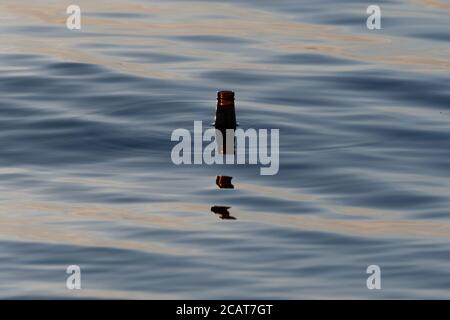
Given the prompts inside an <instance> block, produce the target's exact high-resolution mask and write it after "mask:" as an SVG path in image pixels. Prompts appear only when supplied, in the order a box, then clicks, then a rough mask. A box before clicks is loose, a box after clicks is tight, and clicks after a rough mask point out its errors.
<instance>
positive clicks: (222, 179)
mask: <svg viewBox="0 0 450 320" xmlns="http://www.w3.org/2000/svg"><path fill="white" fill-rule="evenodd" d="M231 179H233V177H229V176H217V177H216V185H217V186H218V187H219V188H220V189H234V185H233V184H232V183H231Z"/></svg>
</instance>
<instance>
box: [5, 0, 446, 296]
mask: <svg viewBox="0 0 450 320" xmlns="http://www.w3.org/2000/svg"><path fill="white" fill-rule="evenodd" d="M76 2H77V4H78V5H79V6H80V7H81V9H82V30H80V31H71V30H68V29H67V28H66V27H65V19H66V17H67V15H66V13H65V11H66V7H67V6H68V5H70V4H73V1H56V0H55V1H51V0H35V1H33V2H32V3H30V2H29V1H17V0H3V1H2V2H1V4H0V11H1V12H2V19H1V20H0V96H1V99H0V206H1V208H0V297H2V298H74V297H82V298H139V299H143V298H149V299H154V298H168V299H175V298H188V299H191V298H200V299H206V298H215V299H231V298H245V299H260V298H286V299H301V298H313V299H316V298H327V299H336V298H371V299H372V298H447V299H448V298H450V250H449V248H450V211H449V206H450V197H449V194H450V192H449V190H450V179H449V178H450V170H449V169H450V103H449V102H450V90H449V89H450V87H449V86H450V85H449V83H450V76H449V70H450V60H449V57H450V47H449V40H450V26H449V24H448V18H449V14H450V4H449V3H448V2H446V1H443V0H416V1H413V0H410V1H406V0H402V1H400V0H396V1H394V0H391V1H387V0H383V1H378V2H377V4H378V5H380V6H381V9H382V29H381V30H376V31H370V30H368V29H367V28H366V18H367V15H366V8H367V6H368V5H370V4H373V2H372V1H371V2H368V1H354V0H346V1H339V3H337V2H336V1H331V0H320V1H312V0H311V1H310V0H308V1H299V0H296V1H294V0H285V1H276V2H274V1H265V0H261V1H257V2H256V1H250V0H236V1H227V2H226V3H225V2H222V1H192V2H191V1H143V0H142V1H137V0H136V1H132V0H128V1H127V0H115V1H110V0H109V1H87V0H77V1H76ZM217 90H234V91H235V92H236V99H237V103H236V108H237V117H238V121H239V123H240V126H241V127H242V128H249V127H252V128H279V129H280V135H281V137H280V141H281V142H280V143H281V146H280V171H279V174H278V175H275V176H261V175H260V174H259V172H260V170H259V166H254V165H246V166H227V167H224V166H206V165H202V166H175V165H174V164H172V162H171V159H170V152H171V149H172V147H173V145H174V143H173V142H171V141H170V135H171V133H172V131H173V130H174V129H176V128H187V129H189V130H192V129H193V121H194V120H198V121H199V120H201V121H203V122H204V123H211V122H212V119H213V115H214V110H215V95H216V91H217ZM219 174H227V175H231V176H233V177H234V178H233V184H234V185H235V189H234V190H219V189H218V188H217V187H216V185H215V177H216V175H219ZM213 206H225V207H230V208H229V209H228V211H229V214H230V215H231V216H232V217H234V218H235V220H233V219H221V216H220V214H215V213H214V212H212V211H211V208H212V207H213ZM72 264H76V265H79V266H80V267H81V270H82V288H83V289H82V290H80V291H69V290H67V289H66V286H65V281H66V277H67V275H66V273H65V270H66V268H67V266H69V265H72ZM371 264H376V265H379V266H380V267H381V270H382V290H378V291H377V290H372V291H371V290H368V289H367V288H366V278H367V276H368V275H367V274H366V268H367V266H369V265H371Z"/></svg>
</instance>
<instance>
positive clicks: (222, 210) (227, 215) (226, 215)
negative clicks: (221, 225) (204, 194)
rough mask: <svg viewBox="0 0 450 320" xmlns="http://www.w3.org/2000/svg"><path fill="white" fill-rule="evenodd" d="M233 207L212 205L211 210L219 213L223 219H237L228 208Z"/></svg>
mask: <svg viewBox="0 0 450 320" xmlns="http://www.w3.org/2000/svg"><path fill="white" fill-rule="evenodd" d="M230 208H231V207H224V206H212V207H211V211H212V212H214V213H215V214H218V215H219V218H220V219H222V220H236V218H235V217H233V216H231V215H230V212H229V211H228V209H230Z"/></svg>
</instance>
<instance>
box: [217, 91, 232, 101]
mask: <svg viewBox="0 0 450 320" xmlns="http://www.w3.org/2000/svg"><path fill="white" fill-rule="evenodd" d="M217 100H231V101H233V100H234V92H233V91H219V92H217Z"/></svg>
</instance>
